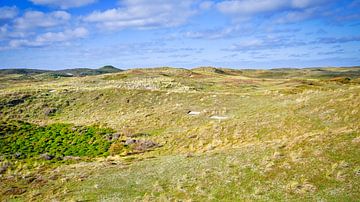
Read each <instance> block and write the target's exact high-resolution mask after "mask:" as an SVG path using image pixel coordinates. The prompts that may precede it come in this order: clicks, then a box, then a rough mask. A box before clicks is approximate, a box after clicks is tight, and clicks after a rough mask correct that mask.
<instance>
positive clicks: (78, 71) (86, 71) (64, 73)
mask: <svg viewBox="0 0 360 202" xmlns="http://www.w3.org/2000/svg"><path fill="white" fill-rule="evenodd" d="M121 71H123V70H121V69H118V68H116V67H113V66H109V65H108V66H104V67H101V68H99V69H90V68H74V69H64V70H38V69H0V75H9V74H23V75H39V74H43V75H44V76H51V77H72V76H75V77H78V76H90V75H99V74H107V73H116V72H121Z"/></svg>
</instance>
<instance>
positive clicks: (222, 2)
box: [0, 0, 360, 69]
mask: <svg viewBox="0 0 360 202" xmlns="http://www.w3.org/2000/svg"><path fill="white" fill-rule="evenodd" d="M359 55H360V0H345V1H336V0H216V1H209V0H106V1H105V0H76V1H75V0H0V68H40V69H64V68H75V67H89V68H97V67H100V66H104V65H114V66H116V67H119V68H136V67H158V66H173V67H185V68H192V67H197V66H217V67H231V68H275V67H315V66H316V67H317V66H353V65H360V57H359Z"/></svg>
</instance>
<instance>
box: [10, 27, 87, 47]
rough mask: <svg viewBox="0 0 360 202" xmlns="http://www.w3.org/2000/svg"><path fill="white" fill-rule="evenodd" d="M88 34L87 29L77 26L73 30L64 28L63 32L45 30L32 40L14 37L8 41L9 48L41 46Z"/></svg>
mask: <svg viewBox="0 0 360 202" xmlns="http://www.w3.org/2000/svg"><path fill="white" fill-rule="evenodd" d="M87 35H88V30H87V29H85V28H83V27H79V28H76V29H73V30H65V31H63V32H47V33H44V34H41V35H39V36H37V37H36V38H35V39H33V40H29V39H14V40H11V41H10V42H9V46H10V47H11V48H18V47H23V46H28V47H41V46H46V45H50V44H53V43H57V42H67V41H71V40H75V39H79V38H84V37H86V36H87Z"/></svg>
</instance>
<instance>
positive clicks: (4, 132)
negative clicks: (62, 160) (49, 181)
mask: <svg viewBox="0 0 360 202" xmlns="http://www.w3.org/2000/svg"><path fill="white" fill-rule="evenodd" d="M113 132H114V131H113V130H112V129H108V128H100V127H98V126H86V127H85V126H74V125H71V124H60V123H58V124H51V125H47V126H38V125H35V124H30V123H25V122H22V121H7V122H0V155H3V156H5V157H6V158H15V157H16V158H31V157H38V156H39V155H40V154H44V153H48V154H50V155H53V156H56V157H62V156H88V157H95V156H106V155H108V150H109V147H110V144H111V143H110V142H109V141H108V140H106V138H105V137H106V136H107V135H109V134H112V133H113Z"/></svg>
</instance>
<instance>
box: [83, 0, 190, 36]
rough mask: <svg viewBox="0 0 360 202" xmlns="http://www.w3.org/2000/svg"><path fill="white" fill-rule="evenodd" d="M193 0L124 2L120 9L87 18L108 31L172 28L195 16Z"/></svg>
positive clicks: (136, 0)
mask: <svg viewBox="0 0 360 202" xmlns="http://www.w3.org/2000/svg"><path fill="white" fill-rule="evenodd" d="M193 3H194V1H191V0H172V1H168V0H152V1H149V0H124V1H121V6H120V7H119V8H114V9H109V10H105V11H102V12H101V11H96V12H93V13H91V14H90V15H89V16H87V17H85V18H84V20H85V21H87V22H94V23H97V24H99V25H101V26H103V27H105V28H107V29H110V30H114V29H122V28H128V27H135V28H153V27H172V26H178V25H181V24H183V23H185V22H186V21H187V20H188V18H189V17H191V16H192V15H194V14H195V11H194V10H193V9H192V5H193Z"/></svg>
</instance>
